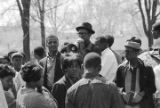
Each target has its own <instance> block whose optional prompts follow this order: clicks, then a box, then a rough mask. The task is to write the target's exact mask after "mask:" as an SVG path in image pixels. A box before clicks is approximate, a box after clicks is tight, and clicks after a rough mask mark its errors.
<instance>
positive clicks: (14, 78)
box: [0, 22, 160, 108]
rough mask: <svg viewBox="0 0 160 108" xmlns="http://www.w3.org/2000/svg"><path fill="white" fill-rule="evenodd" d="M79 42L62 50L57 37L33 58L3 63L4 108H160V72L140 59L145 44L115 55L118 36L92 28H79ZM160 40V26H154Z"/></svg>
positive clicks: (20, 56)
mask: <svg viewBox="0 0 160 108" xmlns="http://www.w3.org/2000/svg"><path fill="white" fill-rule="evenodd" d="M76 31H77V33H78V36H79V39H78V40H77V41H76V42H75V43H69V42H65V43H64V44H63V45H62V46H61V49H60V50H59V46H60V43H59V39H58V36H56V35H49V36H48V37H47V38H46V47H47V49H48V50H47V51H46V50H45V49H44V48H43V47H41V46H39V47H36V48H34V50H33V56H34V57H33V58H32V59H31V60H30V61H27V62H26V61H25V54H24V53H22V52H19V51H16V50H12V51H10V52H9V53H8V54H7V56H4V57H3V58H2V57H1V59H0V107H2V108H160V78H159V76H160V66H159V65H157V66H156V67H155V68H154V67H152V66H149V65H147V64H146V63H145V62H144V61H143V60H142V59H140V58H139V57H138V56H139V54H140V52H142V49H141V44H142V41H141V40H140V39H139V38H137V37H131V38H130V39H128V40H126V44H125V46H124V48H125V54H124V57H123V56H122V55H120V54H119V53H118V52H116V51H114V50H113V49H112V45H113V44H114V36H112V35H105V36H99V37H97V38H96V39H95V42H94V43H92V42H91V41H90V38H91V36H92V35H93V34H94V33H95V31H94V30H93V28H92V25H91V24H90V23H88V22H84V23H82V25H80V26H78V27H76ZM152 31H153V35H154V36H155V37H157V36H160V23H158V24H156V25H154V26H153V30H152Z"/></svg>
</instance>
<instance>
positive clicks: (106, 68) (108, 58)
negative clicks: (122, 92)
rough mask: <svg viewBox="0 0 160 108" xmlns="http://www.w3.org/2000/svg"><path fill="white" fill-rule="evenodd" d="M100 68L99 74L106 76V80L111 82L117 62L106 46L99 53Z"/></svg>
mask: <svg viewBox="0 0 160 108" xmlns="http://www.w3.org/2000/svg"><path fill="white" fill-rule="evenodd" d="M101 60H102V63H101V66H102V69H101V71H100V74H101V75H102V76H104V77H105V78H106V80H108V81H110V82H112V81H113V80H114V79H115V76H116V71H117V68H118V63H117V60H116V57H115V55H114V53H113V52H112V51H111V50H110V49H109V48H106V49H105V50H104V51H103V52H102V55H101Z"/></svg>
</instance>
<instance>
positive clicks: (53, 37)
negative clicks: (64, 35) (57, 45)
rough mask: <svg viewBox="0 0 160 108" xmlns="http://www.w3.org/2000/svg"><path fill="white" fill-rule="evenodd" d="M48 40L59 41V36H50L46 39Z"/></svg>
mask: <svg viewBox="0 0 160 108" xmlns="http://www.w3.org/2000/svg"><path fill="white" fill-rule="evenodd" d="M46 40H47V41H58V37H57V36H49V37H47V39H46Z"/></svg>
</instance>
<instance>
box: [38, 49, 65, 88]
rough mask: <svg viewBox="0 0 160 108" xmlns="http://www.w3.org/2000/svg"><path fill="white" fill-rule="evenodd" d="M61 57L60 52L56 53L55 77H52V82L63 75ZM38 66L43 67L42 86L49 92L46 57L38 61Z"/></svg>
mask: <svg viewBox="0 0 160 108" xmlns="http://www.w3.org/2000/svg"><path fill="white" fill-rule="evenodd" d="M62 60H63V58H62V55H61V53H60V52H58V53H57V55H56V64H55V70H54V72H55V76H54V82H56V81H58V80H59V79H60V78H61V77H62V76H63V75H64V73H63V72H62V66H61V63H62ZM39 64H40V65H41V66H42V67H44V86H45V87H46V88H47V89H48V90H49V91H51V89H52V87H50V86H48V84H47V83H48V82H47V81H48V80H47V77H48V76H47V75H48V70H47V57H45V58H43V59H42V60H40V62H39Z"/></svg>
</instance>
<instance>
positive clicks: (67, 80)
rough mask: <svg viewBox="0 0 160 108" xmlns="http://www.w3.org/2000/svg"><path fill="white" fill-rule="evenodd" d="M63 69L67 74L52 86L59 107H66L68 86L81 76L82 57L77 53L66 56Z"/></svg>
mask: <svg viewBox="0 0 160 108" xmlns="http://www.w3.org/2000/svg"><path fill="white" fill-rule="evenodd" d="M62 70H63V72H64V73H65V75H64V76H63V77H62V78H61V79H60V80H59V81H57V82H56V83H55V84H54V86H53V88H52V94H53V96H54V98H55V99H56V100H57V102H58V108H65V97H66V92H67V90H68V88H69V87H71V86H72V85H73V84H74V83H75V82H77V81H78V80H79V79H80V78H81V75H82V70H81V59H80V58H79V57H78V56H77V55H76V54H72V55H70V56H67V57H65V58H64V61H63V63H62Z"/></svg>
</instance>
